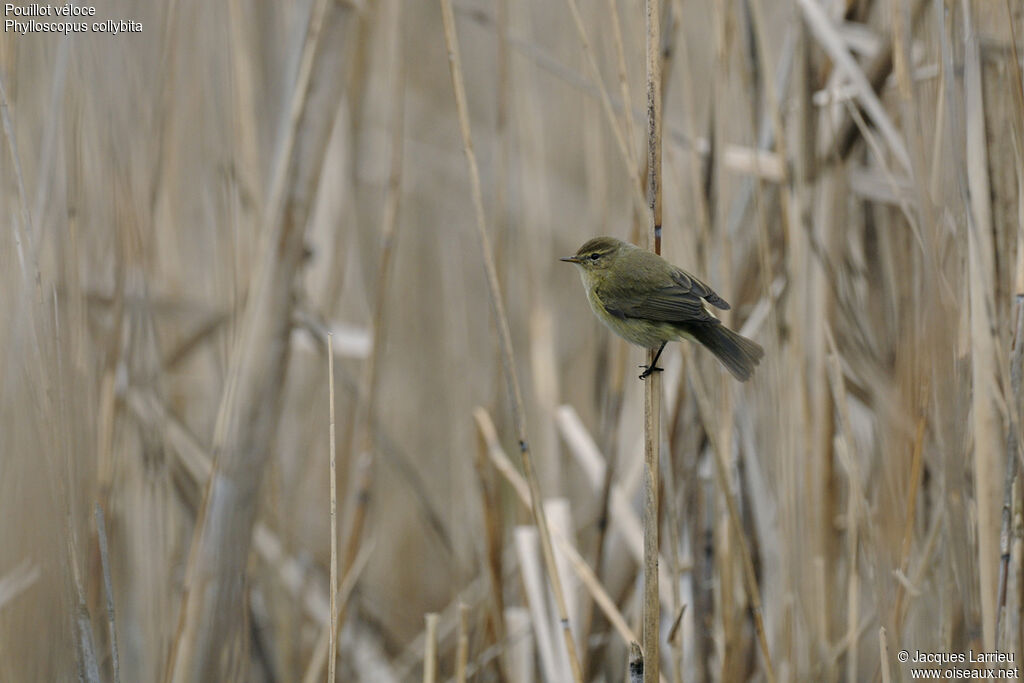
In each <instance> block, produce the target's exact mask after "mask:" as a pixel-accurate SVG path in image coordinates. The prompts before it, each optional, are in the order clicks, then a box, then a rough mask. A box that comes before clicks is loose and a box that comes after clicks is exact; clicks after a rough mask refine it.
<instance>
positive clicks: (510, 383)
mask: <svg viewBox="0 0 1024 683" xmlns="http://www.w3.org/2000/svg"><path fill="white" fill-rule="evenodd" d="M441 15H442V18H443V20H444V35H445V44H446V45H447V48H448V65H449V68H450V71H451V76H452V85H453V88H454V91H455V106H456V109H457V110H458V118H459V128H460V130H461V132H462V143H463V151H464V153H465V155H466V163H467V164H468V166H469V178H470V183H471V186H472V193H471V194H472V199H473V206H474V209H475V212H476V228H477V237H478V239H479V244H480V251H481V253H482V255H483V262H484V270H485V274H486V276H487V286H488V296H489V298H490V301H491V307H492V310H493V311H494V315H495V318H496V319H497V321H496V322H497V328H498V339H499V342H500V346H501V356H502V366H503V369H504V374H505V382H506V384H507V388H508V393H509V406H510V409H511V411H512V422H513V424H514V425H515V432H516V438H517V440H518V442H519V451H520V455H521V457H522V461H523V471H524V473H525V475H526V481H527V482H528V484H529V487H530V493H531V497H530V500H531V503H532V505H531V508H532V511H533V518H534V523H535V524H536V525H537V530H538V532H539V533H540V540H541V549H542V551H543V555H544V564H545V567H546V569H547V574H548V579H549V581H550V583H551V590H552V592H553V593H554V596H555V603H556V605H557V607H558V617H559V619H560V621H561V626H562V635H563V638H564V640H565V648H566V652H567V653H568V656H569V663H570V666H571V667H572V676H573V680H574V681H576V683H582V679H583V672H582V669H581V667H580V660H579V656H578V655H577V653H576V642H575V640H574V638H573V635H572V629H571V627H570V624H569V615H568V612H567V609H566V603H565V595H564V594H563V592H562V584H561V581H560V579H559V577H558V570H557V567H556V565H555V558H554V552H553V550H552V547H551V532H550V530H549V529H548V524H547V519H546V517H545V515H544V508H543V505H542V504H541V495H540V485H539V484H538V483H537V477H536V475H535V474H534V468H533V459H532V456H531V455H530V448H529V445H528V444H529V442H528V441H527V438H526V416H525V413H524V411H523V399H522V392H521V391H520V389H519V379H518V377H517V376H516V365H515V357H514V355H513V351H512V334H511V331H510V329H509V322H508V316H507V315H506V313H505V304H504V302H503V300H502V296H501V288H500V285H499V283H498V276H497V271H496V269H495V267H494V258H493V255H492V252H491V247H490V240H489V238H488V237H487V228H486V224H487V219H486V216H485V215H484V205H483V196H482V193H481V190H480V172H479V170H478V168H477V162H476V154H475V153H474V151H473V140H472V136H471V133H470V127H469V110H468V105H467V103H466V92H465V86H464V84H463V79H462V62H461V58H460V56H459V42H458V36H457V35H456V31H455V17H454V15H453V14H452V5H451V0H441Z"/></svg>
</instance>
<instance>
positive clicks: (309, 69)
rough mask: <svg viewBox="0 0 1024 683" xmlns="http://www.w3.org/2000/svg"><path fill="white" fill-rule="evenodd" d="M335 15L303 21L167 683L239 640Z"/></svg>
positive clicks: (326, 93)
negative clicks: (258, 256)
mask: <svg viewBox="0 0 1024 683" xmlns="http://www.w3.org/2000/svg"><path fill="white" fill-rule="evenodd" d="M342 14H343V10H342V9H341V8H338V7H335V6H333V5H329V4H328V3H327V2H324V1H322V0H321V1H319V2H317V3H316V4H315V6H314V7H313V10H312V14H311V15H310V20H309V25H308V30H307V33H306V36H305V40H304V43H303V48H302V57H301V61H300V65H299V71H298V76H297V79H296V82H295V88H294V90H293V94H292V98H291V102H290V106H289V109H288V125H287V126H286V127H285V133H284V135H285V139H284V141H283V144H282V145H281V150H282V154H281V155H280V157H279V160H280V163H279V164H278V166H277V167H276V168H275V170H274V174H273V181H272V183H271V192H270V195H269V199H268V205H267V211H266V214H265V216H266V221H267V223H266V229H265V230H264V232H263V235H262V237H263V238H264V239H265V240H266V241H265V242H264V243H263V244H264V246H265V251H264V252H263V261H262V262H261V266H260V268H259V269H258V270H257V272H256V274H255V275H254V280H253V285H252V287H251V288H250V292H251V295H250V297H249V300H248V304H247V306H246V312H245V316H244V322H243V331H242V333H241V338H240V341H239V343H238V346H237V348H236V353H235V354H234V355H233V358H232V361H231V372H230V377H229V380H228V382H227V386H226V389H225V391H224V394H223V397H222V400H221V405H220V412H219V415H218V421H217V429H216V436H215V444H216V446H215V451H216V452H217V454H218V455H217V459H216V463H215V466H214V471H213V473H212V475H211V477H210V480H209V484H208V486H207V490H206V494H205V496H204V500H203V506H202V508H201V511H200V513H199V517H198V519H197V523H196V531H195V534H194V537H193V543H192V549H191V552H190V555H189V561H188V570H187V574H186V589H185V594H184V596H183V598H182V607H181V612H180V621H179V625H178V632H177V635H176V637H175V640H174V646H173V650H172V654H171V658H170V662H169V665H168V670H167V680H168V681H169V682H170V681H192V680H198V679H202V678H208V679H221V678H224V677H225V676H226V675H227V672H228V671H229V670H231V669H232V668H233V663H232V662H231V661H224V660H225V659H228V660H230V659H231V658H230V657H229V658H222V657H221V654H222V653H223V652H224V651H225V650H226V649H227V644H228V643H229V642H231V641H232V640H233V639H234V638H236V637H238V631H237V627H238V625H239V624H241V623H244V622H243V620H242V619H237V617H238V614H239V612H240V610H241V607H242V598H243V585H244V582H243V581H242V580H241V579H240V577H242V576H244V573H245V565H246V560H247V558H248V551H249V546H250V543H251V536H252V528H253V523H254V521H255V515H256V504H257V499H258V492H259V487H260V482H261V480H262V474H263V468H264V464H265V463H266V460H267V456H268V455H269V448H270V444H271V443H272V442H273V439H272V436H273V434H274V430H275V427H276V424H277V418H278V412H279V409H280V403H281V402H280V396H281V393H280V387H281V385H282V384H283V379H284V376H285V368H286V360H287V351H288V347H289V338H290V334H291V304H292V281H293V279H294V277H295V274H296V273H297V271H298V269H299V265H300V263H301V261H302V254H303V244H302V238H303V233H304V229H305V225H306V220H307V218H308V216H309V211H310V199H311V198H312V197H313V196H314V195H315V189H316V187H317V181H318V179H319V176H320V170H321V167H322V165H323V160H324V153H325V150H326V147H327V144H326V143H327V138H328V135H329V133H330V130H331V127H332V124H333V122H334V118H335V112H336V108H337V105H338V102H339V101H340V98H341V90H342V85H343V84H342V83H340V82H339V81H338V79H336V78H334V77H333V74H334V73H336V72H337V71H338V68H339V66H340V65H339V64H338V60H339V58H340V55H339V53H338V52H337V50H336V46H337V43H338V42H339V41H340V34H341V32H342V29H343V28H344V27H343V22H342Z"/></svg>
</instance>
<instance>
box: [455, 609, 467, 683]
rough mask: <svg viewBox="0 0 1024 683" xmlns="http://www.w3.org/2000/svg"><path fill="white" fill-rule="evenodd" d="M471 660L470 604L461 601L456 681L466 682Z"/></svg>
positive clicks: (456, 682) (456, 653)
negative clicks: (467, 668)
mask: <svg viewBox="0 0 1024 683" xmlns="http://www.w3.org/2000/svg"><path fill="white" fill-rule="evenodd" d="M468 662H469V605H467V604H466V603H459V639H458V645H457V649H456V651H455V683H466V664H467V663H468Z"/></svg>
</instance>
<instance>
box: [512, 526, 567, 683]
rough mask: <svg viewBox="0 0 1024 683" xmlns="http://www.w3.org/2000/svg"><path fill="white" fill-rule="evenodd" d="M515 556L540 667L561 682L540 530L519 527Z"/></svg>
mask: <svg viewBox="0 0 1024 683" xmlns="http://www.w3.org/2000/svg"><path fill="white" fill-rule="evenodd" d="M514 538H515V548H516V556H517V557H518V558H519V572H520V574H521V575H522V577H523V589H524V591H525V593H526V604H527V605H529V607H530V619H531V621H532V622H533V632H534V635H535V637H536V640H537V648H538V650H539V651H540V663H541V670H542V671H543V672H544V677H545V679H547V680H549V681H560V680H562V679H563V678H564V676H565V663H566V662H565V660H564V659H563V658H562V657H559V656H558V654H557V653H556V652H555V650H554V647H553V643H554V642H555V640H554V638H552V634H551V622H550V620H549V619H548V611H547V599H546V597H545V591H544V578H543V572H542V571H541V561H540V559H539V558H538V557H537V530H536V529H535V528H534V527H532V526H518V527H516V529H515V534H514Z"/></svg>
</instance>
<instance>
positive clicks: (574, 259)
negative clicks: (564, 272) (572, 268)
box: [558, 256, 580, 263]
mask: <svg viewBox="0 0 1024 683" xmlns="http://www.w3.org/2000/svg"><path fill="white" fill-rule="evenodd" d="M558 260H559V261H565V262H566V263H579V262H580V257H579V256H563V257H562V258H560V259H558Z"/></svg>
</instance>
